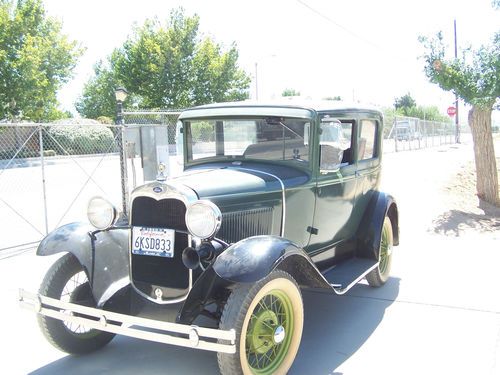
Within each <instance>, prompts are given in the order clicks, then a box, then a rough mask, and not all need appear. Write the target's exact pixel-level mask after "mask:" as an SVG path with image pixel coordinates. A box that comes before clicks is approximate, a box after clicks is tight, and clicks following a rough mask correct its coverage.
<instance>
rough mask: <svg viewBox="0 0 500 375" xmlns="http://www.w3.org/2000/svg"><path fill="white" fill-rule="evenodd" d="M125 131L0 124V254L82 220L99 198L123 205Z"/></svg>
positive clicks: (91, 125)
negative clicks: (121, 145)
mask: <svg viewBox="0 0 500 375" xmlns="http://www.w3.org/2000/svg"><path fill="white" fill-rule="evenodd" d="M120 128H121V127H118V126H105V125H101V124H99V123H97V122H94V123H85V124H75V123H67V122H65V123H61V124H57V123H53V124H28V123H10V124H0V223H1V224H0V228H1V231H2V236H0V250H8V249H12V248H14V247H19V246H21V245H29V244H33V243H36V242H38V241H40V240H41V239H42V238H43V237H44V236H45V235H46V234H47V233H49V232H50V231H51V230H53V229H54V228H57V227H59V226H61V225H62V224H66V223H69V222H72V221H77V220H81V217H82V212H86V205H87V203H88V201H89V199H90V198H91V197H93V196H96V195H100V196H104V197H106V198H107V199H109V200H110V201H111V202H113V203H114V204H117V205H119V203H120V198H121V192H120V160H119V145H118V136H119V131H120Z"/></svg>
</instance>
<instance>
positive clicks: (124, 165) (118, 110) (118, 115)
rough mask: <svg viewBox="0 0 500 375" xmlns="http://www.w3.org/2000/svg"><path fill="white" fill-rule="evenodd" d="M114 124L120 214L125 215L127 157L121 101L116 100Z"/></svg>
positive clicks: (126, 201) (126, 204)
mask: <svg viewBox="0 0 500 375" xmlns="http://www.w3.org/2000/svg"><path fill="white" fill-rule="evenodd" d="M116 125H118V132H119V133H118V150H119V152H120V177H121V188H122V216H123V217H127V214H128V210H127V206H128V186H127V159H126V157H125V147H124V144H123V130H124V124H123V103H122V102H121V101H117V102H116Z"/></svg>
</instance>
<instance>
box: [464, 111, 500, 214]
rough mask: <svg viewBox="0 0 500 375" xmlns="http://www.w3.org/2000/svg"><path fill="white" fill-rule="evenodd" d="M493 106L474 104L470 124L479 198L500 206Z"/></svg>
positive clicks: (470, 113)
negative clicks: (492, 123)
mask: <svg viewBox="0 0 500 375" xmlns="http://www.w3.org/2000/svg"><path fill="white" fill-rule="evenodd" d="M491 111H492V110H491V108H483V107H479V106H473V107H472V109H471V110H470V111H469V126H470V128H471V132H472V140H473V142H474V159H475V162H476V175H477V177H476V178H477V179H476V189H477V195H478V197H479V198H481V199H483V200H485V201H486V202H488V203H491V204H494V205H496V206H500V200H499V199H498V172H497V163H496V158H495V149H494V146H493V135H492V133H491Z"/></svg>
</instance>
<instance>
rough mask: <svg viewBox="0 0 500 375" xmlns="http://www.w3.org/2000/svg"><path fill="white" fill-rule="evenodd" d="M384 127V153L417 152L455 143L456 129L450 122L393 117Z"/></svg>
mask: <svg viewBox="0 0 500 375" xmlns="http://www.w3.org/2000/svg"><path fill="white" fill-rule="evenodd" d="M388 120H389V122H387V119H386V123H385V126H384V152H399V151H410V150H419V149H422V148H429V147H436V146H441V145H446V144H452V143H456V128H455V125H454V124H453V123H452V122H451V121H450V122H449V123H448V122H438V121H427V120H422V119H418V118H415V117H403V116H395V117H394V118H393V119H392V121H391V119H388Z"/></svg>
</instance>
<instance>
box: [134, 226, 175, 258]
mask: <svg viewBox="0 0 500 375" xmlns="http://www.w3.org/2000/svg"><path fill="white" fill-rule="evenodd" d="M174 241H175V231H174V230H172V229H164V228H148V227H132V254H137V255H152V256H157V257H166V258H173V256H174Z"/></svg>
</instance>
